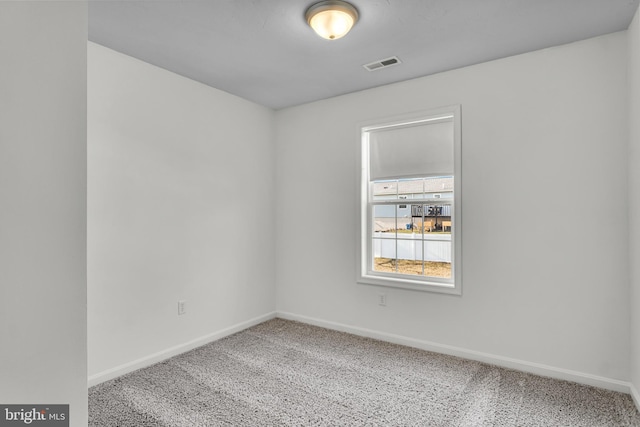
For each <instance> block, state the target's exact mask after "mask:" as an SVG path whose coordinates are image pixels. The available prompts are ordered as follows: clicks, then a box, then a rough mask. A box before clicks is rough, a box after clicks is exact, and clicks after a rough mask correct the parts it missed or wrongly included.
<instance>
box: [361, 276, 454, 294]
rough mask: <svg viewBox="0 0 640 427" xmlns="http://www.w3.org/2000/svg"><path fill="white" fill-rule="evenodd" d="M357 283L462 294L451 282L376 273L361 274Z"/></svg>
mask: <svg viewBox="0 0 640 427" xmlns="http://www.w3.org/2000/svg"><path fill="white" fill-rule="evenodd" d="M357 282H358V283H360V284H363V285H374V286H385V287H389V288H399V289H410V290H413V291H421V292H433V293H439V294H449V295H462V289H461V287H460V286H455V284H453V283H451V284H449V283H440V282H429V281H422V280H410V279H404V278H395V277H383V276H378V275H375V276H374V275H368V274H361V275H359V276H358V280H357Z"/></svg>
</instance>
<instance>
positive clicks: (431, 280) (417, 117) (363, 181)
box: [357, 105, 462, 295]
mask: <svg viewBox="0 0 640 427" xmlns="http://www.w3.org/2000/svg"><path fill="white" fill-rule="evenodd" d="M460 114H461V108H460V105H454V106H449V107H443V108H438V109H432V110H428V111H424V112H419V113H414V114H410V115H405V116H400V117H395V118H388V119H386V120H382V121H377V122H375V123H365V124H362V125H361V126H359V136H360V141H361V142H360V151H361V156H360V160H361V164H360V169H361V173H360V189H361V200H360V226H359V245H358V252H359V255H358V257H359V265H358V275H357V281H358V283H361V284H366V285H376V286H387V287H393V288H403V289H411V290H418V291H427V292H437V293H445V294H454V295H461V294H462V215H461V212H462V209H461V207H462V173H461V172H462V160H461V158H462V156H461V146H462V142H461V125H460V121H461V118H460ZM444 119H449V120H451V119H452V120H453V133H454V137H453V153H454V157H453V158H454V173H453V177H454V181H453V182H454V184H453V185H454V189H453V200H452V201H451V222H452V227H451V245H452V248H451V257H452V259H451V279H439V278H435V277H428V276H412V275H407V274H397V273H384V272H378V271H374V270H373V266H372V263H373V256H372V255H371V254H372V250H373V249H372V243H373V236H372V234H373V227H372V226H371V225H370V218H372V205H373V203H372V197H373V192H372V185H371V182H370V176H369V164H370V163H369V132H371V131H375V130H380V129H385V128H393V127H404V126H412V125H419V124H422V123H424V124H427V123H429V122H436V121H442V120H444ZM440 175H441V174H438V175H432V176H440ZM421 176H425V177H426V176H430V174H429V173H428V171H425V174H424V175H421ZM437 200H439V201H442V202H447V201H448V199H442V198H441V199H437ZM402 201H404V202H406V201H405V200H402ZM425 204H428V203H425Z"/></svg>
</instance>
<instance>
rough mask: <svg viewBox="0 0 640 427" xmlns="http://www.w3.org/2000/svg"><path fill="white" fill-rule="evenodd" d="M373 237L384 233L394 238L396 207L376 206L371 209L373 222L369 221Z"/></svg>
mask: <svg viewBox="0 0 640 427" xmlns="http://www.w3.org/2000/svg"><path fill="white" fill-rule="evenodd" d="M371 225H372V227H373V228H372V230H371V231H373V237H380V236H377V234H380V233H384V234H388V235H391V237H393V238H395V234H396V228H397V226H396V207H395V206H394V205H378V206H374V207H373V221H371Z"/></svg>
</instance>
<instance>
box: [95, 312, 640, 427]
mask: <svg viewBox="0 0 640 427" xmlns="http://www.w3.org/2000/svg"><path fill="white" fill-rule="evenodd" d="M89 425H90V426H136V427H137V426H167V427H173V426H176V427H177V426H442V427H444V426H452V427H453V426H545V427H547V426H580V427H588V426H599V427H600V426H615V427H623V426H634V427H640V414H638V412H637V410H636V409H635V406H634V405H633V402H632V401H631V398H630V397H629V396H627V395H625V394H622V393H615V392H611V391H606V390H601V389H597V388H593V387H587V386H582V385H578V384H574V383H570V382H565V381H558V380H552V379H548V378H542V377H538V376H535V375H531V374H526V373H522V372H517V371H512V370H507V369H502V368H498V367H495V366H490V365H486V364H483V363H479V362H474V361H469V360H464V359H459V358H455V357H451V356H444V355H440V354H435V353H430V352H426V351H422V350H416V349H413V348H409V347H403V346H398V345H394V344H389V343H385V342H381V341H376V340H372V339H367V338H361V337H356V336H353V335H350V334H345V333H340V332H335V331H330V330H326V329H322V328H318V327H314V326H309V325H305V324H302V323H297V322H291V321H286V320H281V319H275V320H271V321H268V322H265V323H263V324H260V325H257V326H255V327H253V328H250V329H247V330H245V331H242V332H240V333H237V334H235V335H232V336H229V337H227V338H224V339H222V340H219V341H216V342H214V343H211V344H208V345H205V346H203V347H200V348H197V349H195V350H193V351H190V352H188V353H185V354H182V355H180V356H177V357H174V358H172V359H169V360H167V361H165V362H162V363H159V364H156V365H154V366H151V367H149V368H145V369H141V370H139V371H136V372H133V373H131V374H128V375H125V376H123V377H120V378H117V379H114V380H111V381H108V382H105V383H102V384H99V385H97V386H95V387H92V388H91V389H90V390H89Z"/></svg>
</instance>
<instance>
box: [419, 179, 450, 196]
mask: <svg viewBox="0 0 640 427" xmlns="http://www.w3.org/2000/svg"><path fill="white" fill-rule="evenodd" d="M424 191H425V198H427V199H451V198H453V177H452V176H437V177H432V178H426V179H425V180H424Z"/></svg>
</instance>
